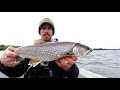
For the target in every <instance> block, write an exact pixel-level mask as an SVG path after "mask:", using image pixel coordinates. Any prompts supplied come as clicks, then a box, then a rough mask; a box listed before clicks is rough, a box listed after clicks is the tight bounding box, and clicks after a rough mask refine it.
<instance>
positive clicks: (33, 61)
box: [28, 59, 41, 67]
mask: <svg viewBox="0 0 120 90" xmlns="http://www.w3.org/2000/svg"><path fill="white" fill-rule="evenodd" d="M39 63H41V60H35V59H31V60H30V62H29V64H28V65H32V66H33V67H35V66H37V65H38V64H39Z"/></svg>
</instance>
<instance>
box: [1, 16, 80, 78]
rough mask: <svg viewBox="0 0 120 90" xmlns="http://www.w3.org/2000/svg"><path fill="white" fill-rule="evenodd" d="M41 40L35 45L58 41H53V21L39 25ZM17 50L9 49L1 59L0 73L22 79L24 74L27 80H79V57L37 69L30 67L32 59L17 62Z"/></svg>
mask: <svg viewBox="0 0 120 90" xmlns="http://www.w3.org/2000/svg"><path fill="white" fill-rule="evenodd" d="M38 32H39V34H40V36H41V39H40V40H36V41H34V44H38V45H39V44H42V43H44V42H52V41H55V40H56V41H57V39H52V36H53V35H54V33H55V27H54V23H53V22H52V20H50V19H49V18H44V19H43V20H42V21H41V22H40V24H39V30H38ZM15 50H16V48H14V47H8V48H7V49H6V50H5V51H4V54H3V55H2V57H1V58H0V71H1V72H2V73H4V74H5V75H7V76H9V77H20V76H22V75H23V74H24V77H25V78H50V77H56V78H77V77H78V75H79V69H78V67H77V65H76V64H75V61H76V60H77V57H75V56H74V57H73V56H69V57H64V58H61V59H59V60H55V61H51V62H44V63H40V64H38V65H37V66H36V67H30V66H29V65H28V63H29V61H30V59H28V58H25V59H24V60H22V61H16V59H17V57H18V56H17V54H16V53H14V51H15Z"/></svg>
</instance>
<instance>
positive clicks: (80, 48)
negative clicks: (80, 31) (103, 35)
mask: <svg viewBox="0 0 120 90" xmlns="http://www.w3.org/2000/svg"><path fill="white" fill-rule="evenodd" d="M92 51H93V50H92V49H91V48H90V47H88V46H86V45H83V44H80V43H76V44H75V46H74V47H73V48H72V52H73V53H74V55H75V56H85V55H88V54H89V53H91V52H92Z"/></svg>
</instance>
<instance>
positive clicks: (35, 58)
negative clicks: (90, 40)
mask: <svg viewBox="0 0 120 90" xmlns="http://www.w3.org/2000/svg"><path fill="white" fill-rule="evenodd" d="M92 51H93V50H92V48H90V47H88V46H86V45H83V44H81V43H77V42H69V41H66V42H65V41H62V42H46V43H43V44H40V45H28V46H22V47H18V48H17V49H16V51H15V53H17V55H18V56H19V57H22V58H29V59H31V60H30V62H29V64H30V65H33V67H35V66H36V65H38V64H39V63H41V62H50V61H54V60H57V59H60V58H62V57H66V56H76V57H82V56H86V55H88V54H89V53H91V52H92Z"/></svg>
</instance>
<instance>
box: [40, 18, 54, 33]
mask: <svg viewBox="0 0 120 90" xmlns="http://www.w3.org/2000/svg"><path fill="white" fill-rule="evenodd" d="M44 23H49V24H51V26H52V27H53V35H54V32H55V31H54V29H55V26H54V23H53V21H52V20H50V19H49V18H44V19H43V20H41V21H40V23H39V30H38V32H39V34H40V30H41V26H42V25H43V24H44Z"/></svg>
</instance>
